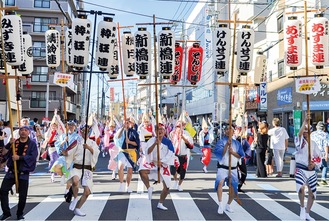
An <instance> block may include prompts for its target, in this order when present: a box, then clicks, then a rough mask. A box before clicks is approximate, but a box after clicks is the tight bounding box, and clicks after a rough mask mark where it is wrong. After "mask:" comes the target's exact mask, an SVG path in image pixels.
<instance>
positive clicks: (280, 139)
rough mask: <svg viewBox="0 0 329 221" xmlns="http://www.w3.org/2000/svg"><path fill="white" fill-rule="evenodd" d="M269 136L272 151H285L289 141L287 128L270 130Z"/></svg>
mask: <svg viewBox="0 0 329 221" xmlns="http://www.w3.org/2000/svg"><path fill="white" fill-rule="evenodd" d="M268 135H269V136H271V144H270V145H271V149H274V150H284V149H285V148H286V144H285V142H286V140H288V139H289V135H288V133H287V131H286V129H285V128H283V127H274V128H272V129H269V130H268Z"/></svg>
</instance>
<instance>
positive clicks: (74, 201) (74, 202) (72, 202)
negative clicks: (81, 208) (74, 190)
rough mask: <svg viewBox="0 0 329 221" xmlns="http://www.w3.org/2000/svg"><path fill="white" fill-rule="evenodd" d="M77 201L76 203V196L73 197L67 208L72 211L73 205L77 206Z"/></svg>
mask: <svg viewBox="0 0 329 221" xmlns="http://www.w3.org/2000/svg"><path fill="white" fill-rule="evenodd" d="M77 203H78V197H77V198H74V200H72V201H71V203H70V207H69V209H70V210H71V211H73V210H74V209H75V207H76V206H77Z"/></svg>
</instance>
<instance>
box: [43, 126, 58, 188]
mask: <svg viewBox="0 0 329 221" xmlns="http://www.w3.org/2000/svg"><path fill="white" fill-rule="evenodd" d="M57 130H58V124H57V123H56V122H52V123H51V124H50V128H49V129H48V131H47V132H46V134H45V143H46V151H47V152H48V156H49V164H48V168H49V171H50V173H51V177H50V179H51V182H55V173H54V172H52V171H51V168H52V166H53V165H54V163H55V162H56V160H57V159H58V157H59V155H58V153H57V150H56V147H55V142H56V140H58V139H59V134H58V132H57Z"/></svg>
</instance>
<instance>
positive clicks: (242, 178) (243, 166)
mask: <svg viewBox="0 0 329 221" xmlns="http://www.w3.org/2000/svg"><path fill="white" fill-rule="evenodd" d="M238 168H239V170H240V173H238V176H239V184H241V185H242V184H243V183H244V181H246V178H247V165H246V161H245V159H242V160H241V164H240V163H238ZM240 174H241V175H240Z"/></svg>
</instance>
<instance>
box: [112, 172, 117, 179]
mask: <svg viewBox="0 0 329 221" xmlns="http://www.w3.org/2000/svg"><path fill="white" fill-rule="evenodd" d="M115 178H116V175H115V171H113V172H112V180H115Z"/></svg>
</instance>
